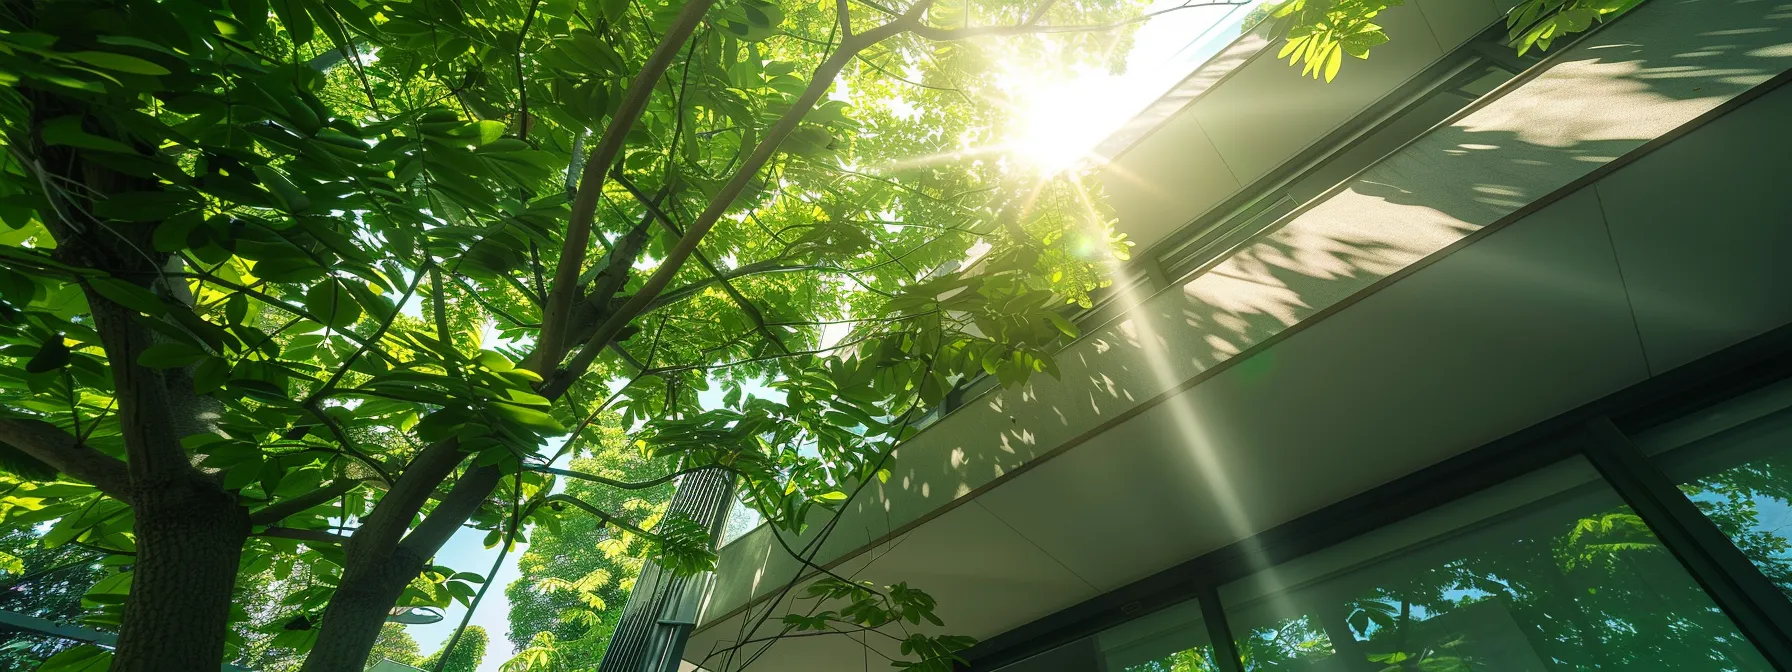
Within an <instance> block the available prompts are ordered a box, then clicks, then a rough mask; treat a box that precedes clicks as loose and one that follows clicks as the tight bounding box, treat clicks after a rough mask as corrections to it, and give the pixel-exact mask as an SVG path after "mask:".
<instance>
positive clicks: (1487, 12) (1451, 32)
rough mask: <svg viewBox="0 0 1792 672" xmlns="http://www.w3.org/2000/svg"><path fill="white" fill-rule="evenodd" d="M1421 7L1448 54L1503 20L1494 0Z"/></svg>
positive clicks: (1428, 1) (1423, 1)
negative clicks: (1494, 23) (1499, 20)
mask: <svg viewBox="0 0 1792 672" xmlns="http://www.w3.org/2000/svg"><path fill="white" fill-rule="evenodd" d="M1418 3H1419V11H1420V12H1422V13H1424V15H1425V23H1426V24H1427V25H1429V26H1430V27H1431V34H1432V35H1433V36H1435V37H1437V44H1438V46H1441V47H1443V50H1444V51H1445V52H1446V53H1447V52H1449V51H1451V50H1453V49H1455V48H1456V47H1457V46H1460V45H1461V44H1462V43H1463V42H1467V41H1468V38H1471V37H1474V36H1475V35H1478V34H1480V32H1481V31H1483V30H1486V29H1487V27H1488V26H1491V25H1493V22H1494V20H1496V19H1498V18H1499V16H1500V10H1499V8H1497V7H1495V6H1494V0H1418ZM1389 38H1390V39H1394V40H1398V39H1401V36H1396V35H1391V34H1390V35H1389ZM1370 57H1371V58H1375V57H1376V55H1375V54H1371V56H1370Z"/></svg>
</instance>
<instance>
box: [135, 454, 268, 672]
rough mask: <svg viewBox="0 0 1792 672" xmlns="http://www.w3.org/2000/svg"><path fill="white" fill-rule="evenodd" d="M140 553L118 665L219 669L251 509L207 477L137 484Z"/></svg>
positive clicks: (140, 669) (156, 671)
mask: <svg viewBox="0 0 1792 672" xmlns="http://www.w3.org/2000/svg"><path fill="white" fill-rule="evenodd" d="M131 499H132V500H134V501H133V508H134V510H135V511H136V514H137V523H136V533H137V560H136V563H135V564H134V565H133V566H132V576H131V592H130V595H129V596H128V597H126V598H125V605H124V623H123V624H122V626H121V627H120V629H119V633H118V648H117V653H116V655H114V656H113V658H112V668H111V669H112V672H160V671H164V670H165V671H168V672H174V671H180V672H187V671H190V670H215V669H218V664H219V663H220V662H222V661H223V660H224V642H225V638H226V635H227V634H228V633H229V628H228V627H226V624H227V623H229V621H230V602H231V595H232V593H233V590H234V588H235V586H236V574H237V566H238V561H239V560H241V559H242V554H243V542H244V541H245V540H247V539H248V537H249V513H248V511H246V510H244V509H243V507H242V506H240V505H239V504H238V503H237V501H236V498H235V497H234V496H232V495H231V494H230V493H227V492H225V491H223V490H222V489H221V488H219V487H218V486H217V485H216V484H214V483H211V482H209V481H206V480H203V479H180V480H176V481H172V482H163V483H159V484H139V485H136V486H135V487H133V496H132V498H131Z"/></svg>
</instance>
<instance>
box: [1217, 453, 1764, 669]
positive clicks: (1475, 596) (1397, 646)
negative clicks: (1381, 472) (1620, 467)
mask: <svg viewBox="0 0 1792 672" xmlns="http://www.w3.org/2000/svg"><path fill="white" fill-rule="evenodd" d="M1220 597H1221V603H1222V604H1224V605H1225V607H1226V614H1227V620H1228V621H1229V624H1230V625H1231V627H1232V631H1233V633H1234V635H1235V636H1237V637H1238V638H1239V641H1238V645H1239V651H1240V654H1241V656H1242V657H1243V659H1244V664H1245V669H1247V670H1252V671H1253V672H1254V671H1266V670H1277V671H1281V670H1314V671H1319V670H1326V671H1337V672H1400V671H1406V670H1411V671H1414V672H1419V671H1423V672H1448V671H1458V670H1460V671H1468V670H1498V671H1500V672H1506V671H1513V672H1518V671H1525V672H1530V671H1537V672H1551V671H1555V670H1695V671H1696V670H1713V671H1716V670H1768V669H1771V668H1770V667H1769V666H1768V664H1767V663H1766V662H1765V661H1764V660H1762V659H1761V657H1760V655H1759V654H1758V653H1757V652H1756V651H1755V650H1754V648H1753V647H1752V646H1751V645H1750V644H1749V643H1748V641H1747V640H1746V639H1744V638H1743V637H1742V635H1741V634H1740V633H1738V632H1737V631H1736V628H1735V626H1734V624H1732V623H1731V622H1730V620H1729V619H1728V618H1727V617H1726V616H1724V614H1723V613H1722V612H1720V611H1719V610H1718V609H1717V607H1716V605H1714V604H1712V602H1711V600H1710V598H1708V597H1707V596H1706V595H1705V593H1704V592H1703V591H1702V590H1701V589H1700V588H1699V587H1698V585H1697V584H1696V583H1695V582H1694V581H1693V580H1692V578H1691V577H1690V576H1688V575H1687V573H1686V571H1685V569H1683V568H1682V567H1681V566H1680V564H1679V563H1678V562H1677V561H1676V560H1675V559H1674V558H1673V556H1672V555H1670V554H1669V553H1668V552H1667V550H1666V549H1664V548H1662V547H1661V545H1660V543H1659V542H1658V541H1657V540H1656V538H1655V535H1654V534H1653V533H1652V532H1650V530H1649V529H1648V527H1647V526H1645V525H1644V524H1643V523H1642V521H1641V520H1640V519H1639V518H1637V516H1636V515H1635V514H1633V513H1631V511H1630V510H1629V509H1628V508H1627V507H1625V506H1623V505H1622V503H1621V501H1620V500H1619V499H1618V497H1617V495H1616V494H1615V493H1613V492H1612V491H1611V490H1610V489H1609V488H1608V487H1607V486H1606V485H1605V484H1604V482H1603V481H1599V480H1597V476H1596V475H1595V474H1594V472H1593V470H1592V468H1591V467H1590V466H1589V465H1587V464H1586V462H1585V461H1584V460H1581V459H1578V458H1577V459H1575V460H1572V461H1568V462H1564V463H1562V464H1559V465H1556V466H1555V467H1552V468H1550V469H1545V470H1542V471H1540V472H1537V473H1535V474H1532V475H1529V476H1527V477H1525V478H1522V479H1519V480H1517V481H1514V482H1511V483H1507V484H1505V485H1503V486H1500V487H1497V488H1493V489H1491V490H1488V491H1484V492H1481V493H1477V494H1475V495H1471V496H1469V497H1467V498H1464V499H1462V500H1459V501H1456V502H1453V503H1451V504H1449V505H1447V506H1444V507H1439V508H1437V509H1434V510H1432V511H1428V512H1425V513H1423V514H1420V515H1418V516H1415V517H1413V518H1410V519H1408V520H1405V521H1402V522H1400V523H1397V524H1395V525H1392V526H1389V527H1387V528H1383V529H1382V530H1378V531H1377V532H1376V533H1373V534H1370V535H1365V536H1363V537H1360V538H1357V539H1354V540H1352V541H1350V542H1347V543H1345V544H1340V545H1339V546H1336V547H1333V548H1331V549H1327V550H1326V551H1324V552H1321V553H1316V554H1313V555H1310V556H1307V557H1304V558H1301V559H1300V560H1298V561H1296V562H1291V563H1286V564H1284V565H1281V566H1278V567H1275V568H1271V569H1269V570H1266V571H1264V572H1260V573H1259V574H1257V575H1255V576H1253V577H1250V578H1248V579H1245V580H1243V581H1240V582H1237V583H1234V584H1231V585H1227V586H1224V587H1222V589H1221V591H1220Z"/></svg>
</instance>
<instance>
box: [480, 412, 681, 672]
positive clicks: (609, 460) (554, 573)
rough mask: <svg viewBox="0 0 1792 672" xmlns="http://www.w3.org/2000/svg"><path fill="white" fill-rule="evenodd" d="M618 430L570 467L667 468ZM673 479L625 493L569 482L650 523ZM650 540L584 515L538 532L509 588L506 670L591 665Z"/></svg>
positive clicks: (630, 474) (577, 491)
mask: <svg viewBox="0 0 1792 672" xmlns="http://www.w3.org/2000/svg"><path fill="white" fill-rule="evenodd" d="M624 438H625V435H623V434H621V433H620V432H613V433H611V434H610V435H609V436H608V437H607V438H605V439H603V440H599V441H597V442H596V444H597V446H598V448H597V449H596V454H595V455H593V456H591V457H588V458H581V459H578V460H574V461H573V463H572V468H573V469H576V470H579V471H583V472H587V473H592V474H597V475H600V476H604V477H606V478H612V479H617V480H621V481H645V480H647V479H649V478H652V477H653V476H655V475H658V474H662V473H665V472H666V471H667V469H666V465H665V462H664V460H654V459H651V458H647V457H645V456H643V455H641V453H640V451H638V450H634V449H632V448H631V447H628V446H626V444H625V441H624ZM672 488H673V486H672V485H671V484H666V485H660V486H656V487H652V488H646V489H642V490H634V491H626V490H619V489H616V488H607V487H604V486H601V485H598V484H595V483H590V482H586V481H572V482H569V483H567V486H566V489H567V492H568V493H570V494H572V495H574V496H577V497H579V498H581V499H583V500H585V501H587V502H590V503H592V504H594V505H596V506H598V507H599V508H602V509H603V510H605V511H616V512H620V513H623V514H624V515H627V516H629V517H630V518H632V519H639V520H643V521H653V520H655V519H657V517H658V516H659V515H660V514H661V513H662V512H663V511H664V510H665V507H666V503H667V502H668V501H670V500H671V497H672ZM646 546H647V540H645V539H642V538H641V537H639V536H638V535H633V534H629V533H627V532H625V531H622V530H618V529H616V528H613V527H607V526H604V525H601V524H599V523H598V521H597V520H596V519H594V518H591V517H587V516H580V517H573V518H568V519H566V520H563V521H561V522H560V529H559V530H558V531H556V532H555V533H554V534H543V535H537V536H536V537H535V539H534V541H533V542H532V543H530V544H529V550H528V551H527V552H525V553H524V554H523V557H522V559H521V560H520V561H519V562H518V565H517V568H518V570H519V571H520V572H521V574H522V578H519V579H517V580H516V582H515V583H512V584H510V586H509V587H507V588H506V589H505V596H506V597H508V598H509V603H510V632H509V634H508V637H509V639H510V641H511V642H512V643H513V644H514V645H515V646H516V648H517V650H518V653H517V655H516V656H515V658H514V659H513V660H512V661H510V662H509V663H507V669H526V670H538V671H539V670H582V669H590V668H594V667H596V665H597V662H598V661H599V660H600V659H601V658H602V657H603V653H604V651H605V649H607V648H608V646H609V643H610V633H611V631H613V630H614V629H615V627H616V623H617V620H618V618H620V617H621V615H622V607H623V604H624V603H625V602H626V601H627V600H628V594H629V591H630V590H632V589H633V587H634V582H635V576H636V575H638V574H639V573H640V571H641V564H642V560H643V555H644V551H645V547H646Z"/></svg>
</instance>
